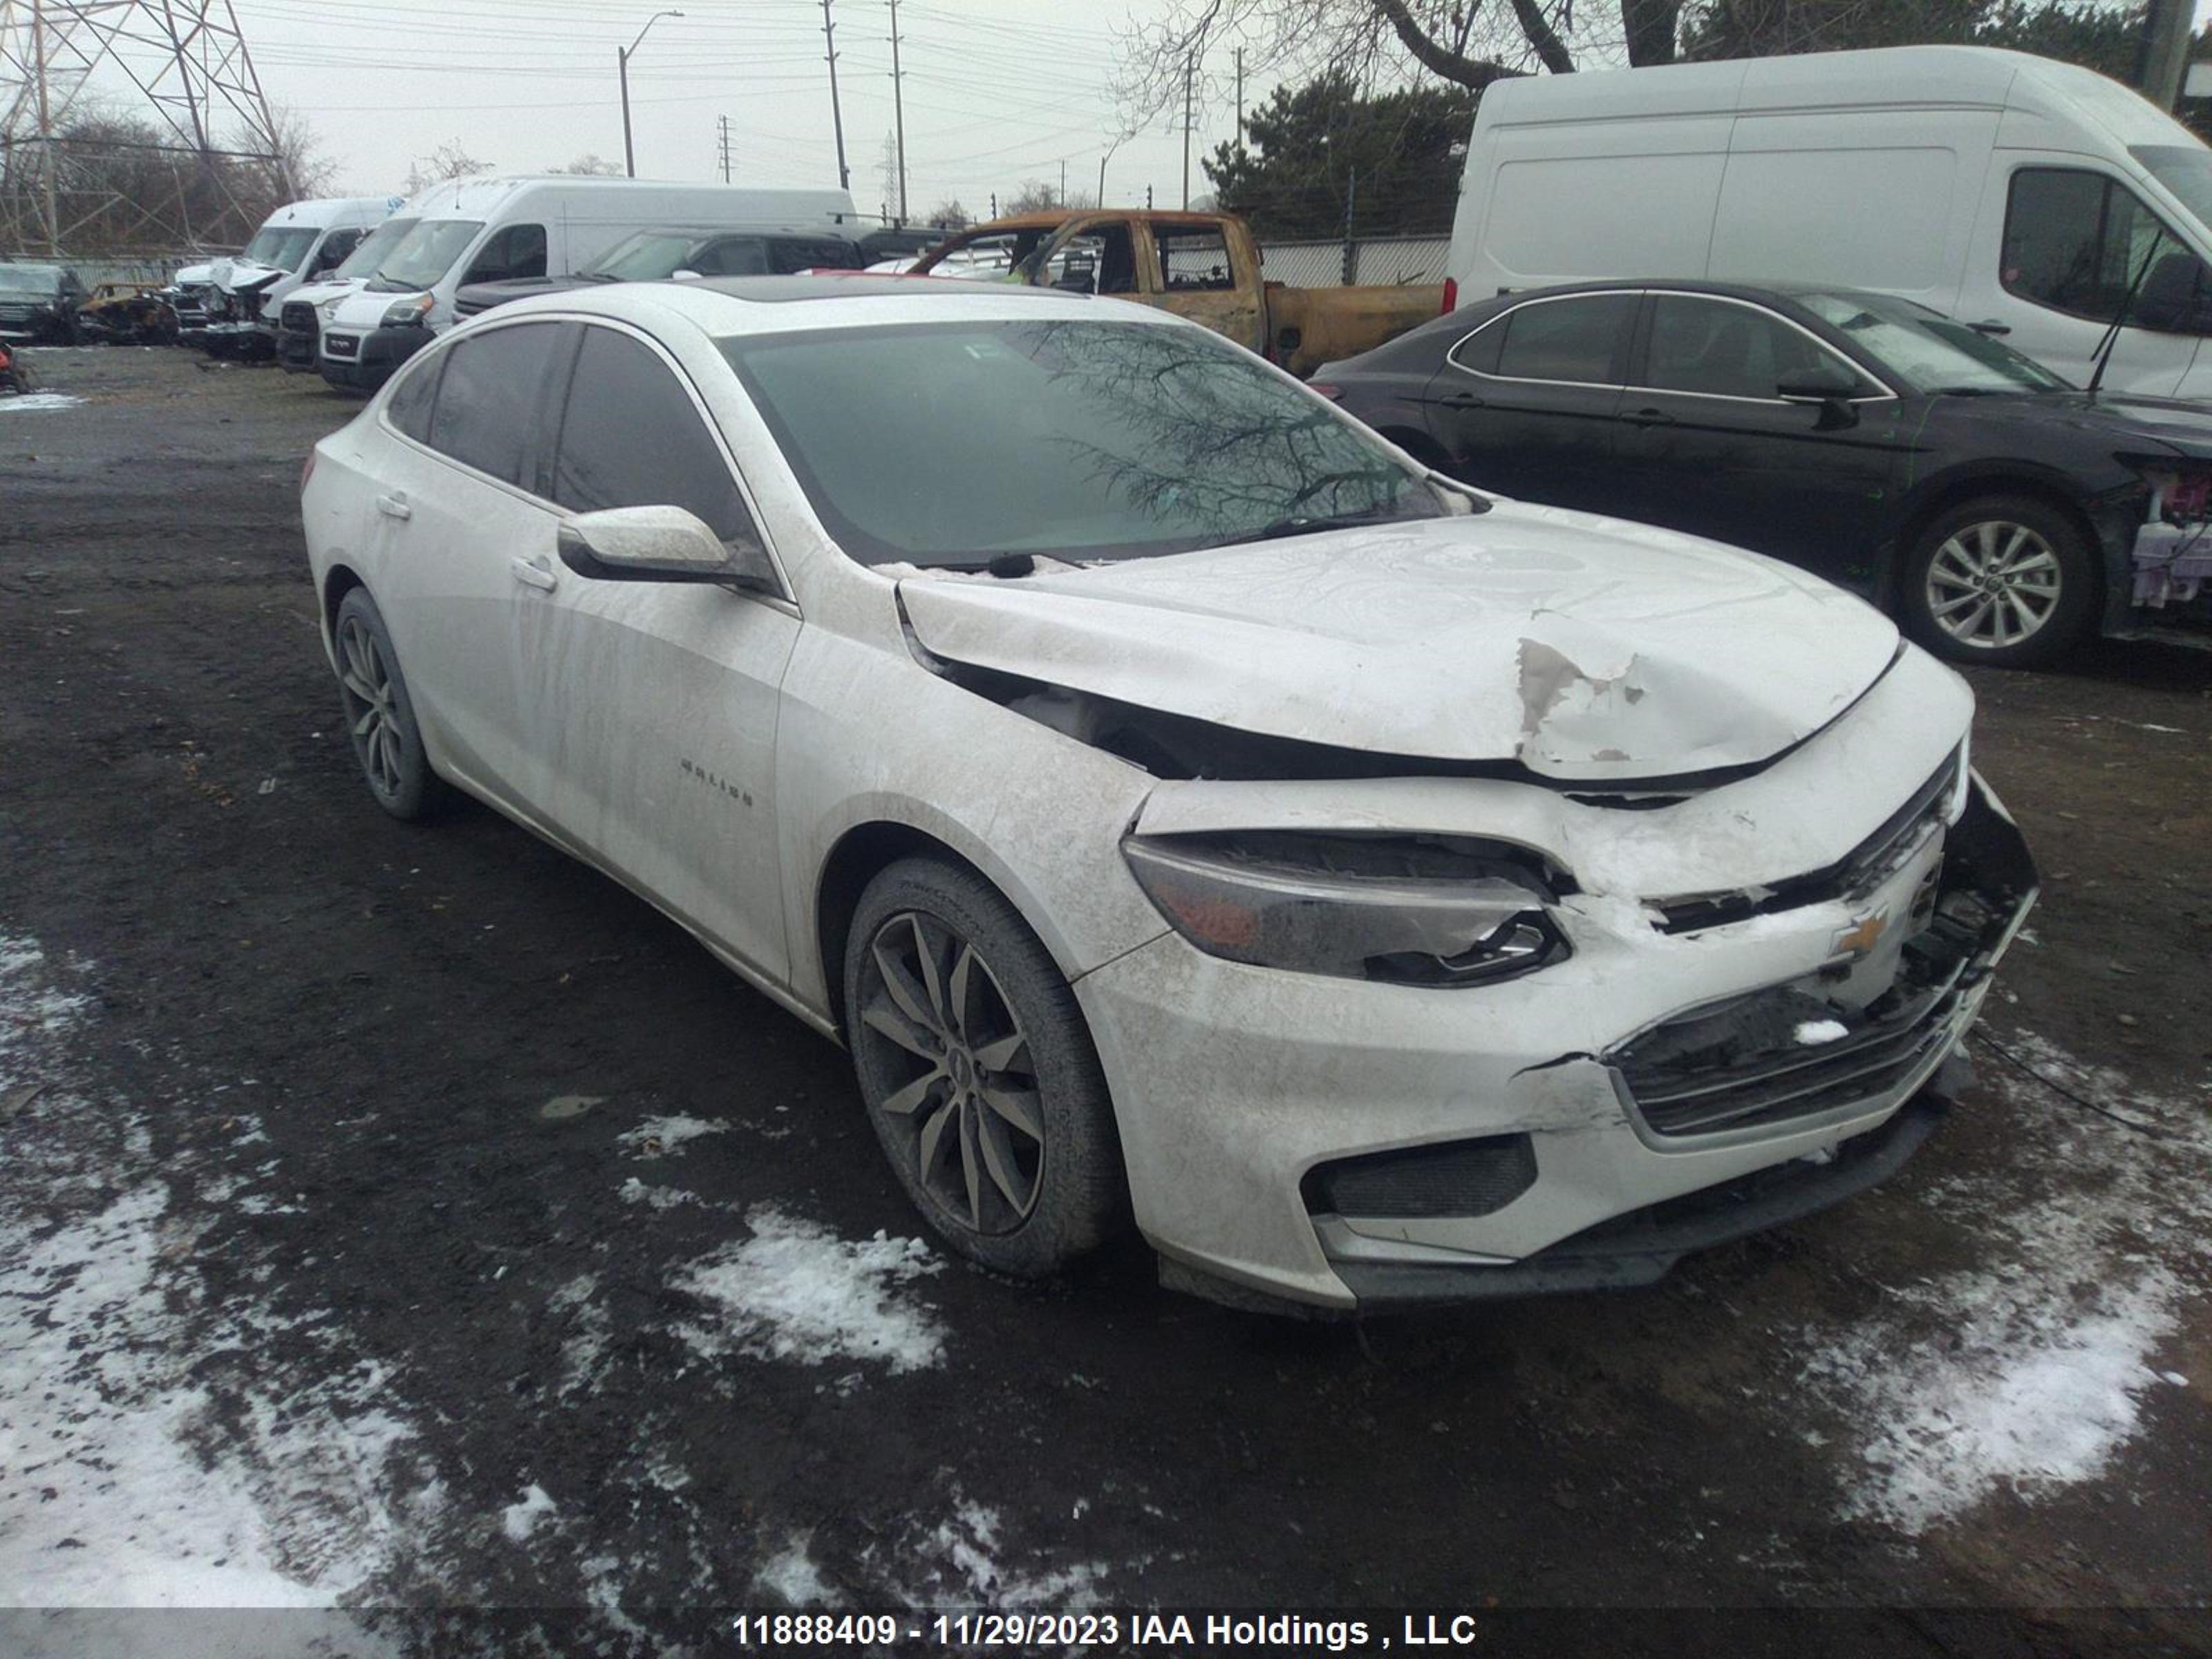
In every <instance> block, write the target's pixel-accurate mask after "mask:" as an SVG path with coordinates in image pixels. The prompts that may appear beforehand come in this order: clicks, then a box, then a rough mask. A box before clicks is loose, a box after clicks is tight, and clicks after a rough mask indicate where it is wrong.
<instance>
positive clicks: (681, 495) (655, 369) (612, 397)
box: [449, 328, 760, 545]
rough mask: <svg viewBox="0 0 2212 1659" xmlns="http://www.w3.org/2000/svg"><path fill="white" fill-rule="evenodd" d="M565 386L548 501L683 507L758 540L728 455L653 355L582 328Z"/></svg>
mask: <svg viewBox="0 0 2212 1659" xmlns="http://www.w3.org/2000/svg"><path fill="white" fill-rule="evenodd" d="M449 378H450V376H449ZM570 387H571V389H570V392H569V394H568V414H567V415H566V416H565V417H564V418H563V419H562V422H561V447H560V451H559V453H558V454H557V455H556V457H555V459H554V465H553V499H554V500H555V501H558V502H559V503H560V504H561V505H562V506H563V507H568V508H569V509H571V510H572V511H574V512H577V513H596V512H599V511H601V510H602V509H604V508H606V507H686V508H688V509H690V511H691V512H693V513H696V514H698V516H699V517H700V518H702V519H703V520H706V522H707V524H708V527H709V528H711V529H712V530H713V531H714V533H715V534H716V535H717V536H720V538H722V539H723V540H724V541H725V542H750V543H752V544H755V545H758V544H759V541H760V538H759V535H758V534H757V532H755V531H754V529H753V522H752V517H751V515H750V513H747V512H746V511H745V503H744V497H743V496H742V495H739V494H738V486H737V481H736V480H735V479H734V478H732V477H731V476H730V465H729V463H728V462H727V461H726V460H725V459H723V458H722V452H721V450H720V447H718V446H717V445H716V444H715V442H714V438H713V437H712V436H711V435H709V434H708V430H707V427H706V422H704V421H703V420H702V418H701V417H700V414H699V410H698V409H697V407H696V405H695V404H693V403H692V401H691V398H690V393H689V392H686V391H685V390H684V385H683V382H682V381H680V380H678V379H677V378H676V376H675V374H673V373H672V372H671V370H670V369H669V368H668V366H667V365H666V364H665V363H663V362H661V361H660V359H659V358H658V357H656V356H653V353H652V352H650V351H648V350H647V349H645V348H644V347H643V346H641V345H640V344H639V343H637V342H636V341H635V340H633V339H631V338H629V337H628V336H627V335H623V334H617V333H616V332H615V331H613V330H612V329H608V328H587V329H586V330H585V331H584V343H583V346H582V348H581V349H580V350H579V351H578V352H577V354H576V370H575V374H574V377H573V378H572V380H571V381H570Z"/></svg>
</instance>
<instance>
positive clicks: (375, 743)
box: [338, 617, 404, 798]
mask: <svg viewBox="0 0 2212 1659" xmlns="http://www.w3.org/2000/svg"><path fill="white" fill-rule="evenodd" d="M338 659H339V668H338V684H339V686H340V687H341V688H342V689H343V693H344V696H345V705H346V719H347V721H348V723H349V725H350V726H351V727H352V731H353V745H354V750H355V752H356V754H358V755H359V756H360V757H361V763H362V769H364V770H365V771H367V772H368V781H370V782H371V783H372V784H374V786H375V787H376V791H377V793H379V794H380V795H384V796H386V797H387V798H389V797H392V796H396V795H397V794H398V793H399V790H400V786H401V782H402V781H403V778H404V774H403V773H402V772H401V770H400V764H401V761H402V759H403V750H404V740H403V738H401V735H400V726H399V704H398V698H397V697H396V696H394V695H393V692H392V672H391V670H390V669H389V668H388V667H387V666H386V664H385V660H384V653H383V652H382V651H380V649H378V647H377V643H376V635H374V634H373V633H371V632H370V631H369V630H368V628H367V627H365V626H364V625H363V624H362V621H361V619H360V618H359V617H347V618H346V619H345V620H344V622H343V623H340V624H339V626H338Z"/></svg>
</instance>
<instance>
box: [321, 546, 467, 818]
mask: <svg viewBox="0 0 2212 1659" xmlns="http://www.w3.org/2000/svg"><path fill="white" fill-rule="evenodd" d="M335 633H336V638H337V670H338V696H339V697H340V698H341V700H343V702H344V704H345V714H346V730H347V732H348V735H349V736H350V737H351V738H352V739H353V752H354V757H355V758H356V760H358V761H359V762H360V763H361V775H362V779H363V781H366V782H367V783H368V793H370V794H372V795H374V796H375V797H376V804H377V805H379V806H381V807H382V808H383V809H384V810H385V811H387V812H389V813H391V814H392V817H395V818H425V817H432V816H434V815H435V814H436V813H437V812H438V811H440V810H441V809H442V808H443V807H445V806H446V805H447V804H448V803H449V802H450V801H451V800H452V799H453V790H452V787H451V786H450V785H448V784H447V782H446V781H444V780H443V779H441V778H440V777H439V776H438V775H437V774H436V773H435V772H433V771H432V770H431V769H430V760H429V757H428V755H427V754H425V753H424V752H423V749H422V728H421V727H420V726H417V725H416V721H415V702H414V699H413V698H411V697H410V696H408V694H407V678H406V676H405V675H404V674H402V673H401V672H400V671H399V653H398V652H396V651H394V650H393V649H392V635H390V634H389V633H388V632H386V629H385V626H384V617H383V616H382V615H381V614H380V612H379V611H378V610H377V608H376V601H375V600H374V599H370V598H369V597H368V589H367V588H365V587H356V588H355V589H353V590H352V591H351V592H349V593H348V594H347V595H346V596H345V598H344V599H342V600H340V601H339V602H338V615H337V628H336V630H335Z"/></svg>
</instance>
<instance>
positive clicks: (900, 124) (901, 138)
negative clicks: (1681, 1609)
mask: <svg viewBox="0 0 2212 1659" xmlns="http://www.w3.org/2000/svg"><path fill="white" fill-rule="evenodd" d="M823 3H824V4H825V5H826V4H827V3H828V0H823ZM898 49H899V32H898V0H891V118H892V121H893V122H894V123H895V124H896V127H897V129H898V185H899V210H898V222H899V223H901V224H904V223H905V222H906V91H905V82H903V81H902V79H901V78H900V76H899V50H898Z"/></svg>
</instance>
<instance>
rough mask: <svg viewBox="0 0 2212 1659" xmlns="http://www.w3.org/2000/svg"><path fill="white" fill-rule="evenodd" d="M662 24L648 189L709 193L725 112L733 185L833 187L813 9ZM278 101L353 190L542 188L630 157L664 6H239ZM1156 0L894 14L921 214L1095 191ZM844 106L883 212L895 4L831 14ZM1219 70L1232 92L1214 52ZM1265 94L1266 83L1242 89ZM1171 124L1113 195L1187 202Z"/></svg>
mask: <svg viewBox="0 0 2212 1659" xmlns="http://www.w3.org/2000/svg"><path fill="white" fill-rule="evenodd" d="M236 3H237V11H238V16H239V21H240V26H241V27H243V28H244V29H245V31H246V40H247V43H248V45H249V46H250V47H251V49H252V53H253V59H254V63H255V65H256V67H257V68H258V70H259V71H260V74H261V79H262V84H263V86H264V88H265V89H266V90H267V92H268V94H269V96H270V99H271V100H273V101H276V102H278V103H282V104H284V105H287V106H290V107H291V108H293V109H295V110H296V111H298V112H300V113H301V115H303V116H305V117H306V118H307V121H308V122H309V124H310V125H311V126H312V127H313V130H314V131H315V132H316V133H317V135H318V136H319V137H320V138H321V139H322V141H323V144H324V148H325V150H326V151H327V153H328V154H329V155H331V157H332V158H333V159H334V160H336V161H337V162H338V163H339V177H340V179H341V181H342V182H343V185H345V186H346V187H347V188H348V189H349V190H358V191H361V192H362V193H363V194H370V193H374V194H382V193H384V192H385V191H390V190H397V189H398V187H399V183H400V180H401V179H402V178H403V177H404V175H405V173H406V171H407V167H408V163H409V161H410V160H411V159H412V158H413V157H416V156H418V155H425V154H427V153H428V152H429V151H430V150H431V149H433V148H434V147H435V146H436V145H438V144H441V143H446V142H447V141H449V140H452V139H456V138H458V139H459V141H460V143H461V144H462V146H463V147H464V148H465V149H466V150H467V151H468V152H469V153H470V154H471V155H474V156H477V157H479V158H480V159H482V160H483V161H489V162H491V163H493V164H494V165H495V167H497V168H498V169H499V171H501V172H502V173H522V172H538V171H542V170H544V169H545V168H547V167H557V166H563V165H565V164H567V163H568V161H571V160H573V159H574V158H575V157H577V156H579V155H584V154H586V153H596V154H598V155H601V156H604V157H606V158H607V159H609V160H611V161H620V160H621V159H622V151H623V140H622V108H621V105H620V102H619V100H618V97H617V80H616V49H617V47H618V46H623V45H625V44H627V43H628V42H629V40H631V39H632V38H633V37H634V36H635V34H636V33H637V30H638V28H639V27H641V25H642V24H643V23H644V22H645V21H646V20H647V18H648V17H651V16H652V15H653V13H654V12H656V11H658V10H660V9H663V5H662V4H661V3H659V0H450V3H441V0H236ZM678 3H679V4H680V9H682V11H683V12H684V15H683V16H681V17H663V18H661V19H660V20H659V21H657V22H655V23H654V24H653V30H652V33H651V34H650V35H648V36H647V39H646V40H645V43H644V45H643V46H641V47H640V49H639V51H638V52H637V55H636V57H635V58H634V59H633V60H632V62H631V65H630V106H631V115H632V119H633V121H634V123H635V131H636V144H637V170H638V173H639V175H640V176H641V177H647V178H662V179H710V178H719V177H720V161H719V157H718V152H717V149H716V143H717V138H716V125H715V124H716V118H718V117H720V116H727V117H728V118H729V121H730V128H731V135H732V153H733V161H732V174H731V176H732V179H734V180H735V181H737V182H738V183H743V184H758V185H834V184H835V183H836V179H837V161H836V143H835V140H834V138H833V137H832V133H831V127H830V110H829V70H828V67H827V65H825V64H824V63H823V37H822V7H821V4H820V0H689V3H681V0H678ZM1157 10H1158V0H1136V3H1134V4H1133V5H1130V4H1123V3H1107V4H1096V5H1091V4H1081V3H1066V0H1061V3H1050V0H900V3H899V33H900V58H901V63H902V68H903V70H904V82H905V89H906V138H907V189H908V202H909V204H910V207H911V210H912V212H913V214H914V215H915V216H921V215H922V214H924V213H926V212H927V210H929V209H930V208H931V207H933V206H934V205H935V204H938V203H939V202H940V201H943V200H945V198H947V197H957V198H959V199H960V200H961V201H962V202H963V204H965V205H966V206H967V207H968V208H969V210H970V211H971V212H975V213H978V214H981V213H984V212H987V211H988V210H989V205H990V196H991V192H992V191H994V190H996V191H1000V192H1002V193H1005V192H1009V191H1012V190H1013V189H1014V188H1015V187H1017V186H1018V185H1019V184H1020V182H1021V181H1022V180H1023V179H1030V178H1039V179H1048V180H1049V181H1051V182H1052V183H1054V185H1057V184H1058V183H1059V180H1060V166H1061V163H1062V162H1063V161H1065V162H1066V167H1067V183H1068V186H1069V188H1070V189H1071V190H1076V191H1086V190H1087V191H1095V190H1096V189H1097V185H1098V163H1099V160H1100V156H1101V155H1102V152H1103V150H1104V149H1105V146H1106V145H1107V144H1108V143H1110V142H1111V139H1112V136H1113V134H1114V132H1115V130H1116V128H1117V125H1118V124H1119V122H1120V119H1121V117H1120V115H1119V112H1118V111H1117V109H1116V106H1115V100H1114V97H1113V92H1112V88H1113V82H1114V79H1115V72H1116V70H1117V68H1118V67H1119V64H1120V62H1121V54H1120V52H1119V51H1118V49H1117V46H1116V36H1117V35H1118V34H1120V33H1126V30H1127V19H1128V17H1129V16H1130V15H1131V14H1132V12H1133V13H1135V14H1136V15H1139V16H1142V15H1152V13H1154V12H1156V11H1157ZM831 15H832V16H833V18H834V19H835V21H836V42H837V54H838V57H837V76H838V91H839V94H840V98H841V100H842V105H843V108H844V118H845V151H846V159H847V161H848V165H849V167H851V169H852V189H853V197H854V201H855V202H856V203H857V204H859V205H860V208H861V209H862V210H863V211H866V212H873V211H874V210H876V209H877V207H878V204H881V203H882V202H883V200H884V187H883V182H882V161H883V149H884V138H885V137H886V136H887V135H888V134H889V133H890V131H891V129H892V107H891V76H890V68H891V49H890V39H889V37H890V6H889V5H888V3H887V0H832V10H831ZM1222 55H1223V57H1224V58H1225V60H1226V58H1227V53H1226V51H1225V52H1224V53H1223V54H1222ZM1219 68H1220V70H1222V71H1223V72H1224V74H1226V73H1227V72H1228V70H1229V68H1230V66H1229V64H1228V63H1227V62H1226V61H1225V62H1224V63H1223V64H1221V65H1220V66H1219ZM1264 91H1265V87H1264V86H1263V85H1262V84H1261V82H1259V81H1258V80H1257V78H1256V77H1255V80H1254V82H1252V86H1251V95H1252V96H1254V97H1257V96H1259V95H1262V94H1264ZM1233 104H1234V99H1233V96H1232V97H1230V98H1227V99H1225V100H1223V106H1222V107H1220V108H1218V109H1206V110H1203V111H1201V112H1200V118H1199V121H1198V123H1197V136H1196V137H1195V139H1194V143H1193V146H1192V163H1191V179H1192V183H1191V189H1192V191H1194V193H1196V192H1200V191H1204V190H1205V189H1206V181H1205V178H1204V175H1203V173H1201V172H1200V168H1199V166H1198V157H1199V156H1200V155H1203V154H1205V153H1206V152H1207V151H1209V150H1211V149H1212V146H1213V145H1214V144H1215V143H1218V142H1220V141H1221V140H1222V139H1223V138H1225V137H1228V136H1229V135H1230V133H1231V131H1232V130H1233V127H1234V125H1235V114H1234V110H1233ZM1181 180H1182V134H1181V130H1180V126H1179V125H1177V126H1176V127H1175V129H1174V130H1172V131H1170V130H1169V129H1168V128H1167V127H1166V126H1165V125H1164V124H1161V125H1156V126H1155V128H1154V130H1152V131H1148V132H1146V133H1142V134H1140V135H1139V136H1138V137H1136V138H1134V139H1132V140H1131V141H1130V142H1129V143H1127V144H1125V145H1123V146H1122V148H1121V149H1120V150H1119V151H1118V152H1116V153H1115V155H1114V157H1113V159H1112V161H1111V162H1110V164H1109V170H1108V173H1107V193H1108V195H1109V197H1111V198H1112V199H1115V200H1116V201H1138V202H1141V201H1142V200H1143V199H1144V191H1145V186H1146V185H1152V186H1153V188H1154V189H1155V191H1157V197H1156V199H1157V200H1158V202H1159V204H1161V205H1163V206H1170V205H1175V204H1177V203H1179V202H1180V200H1181V189H1182V184H1181Z"/></svg>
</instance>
